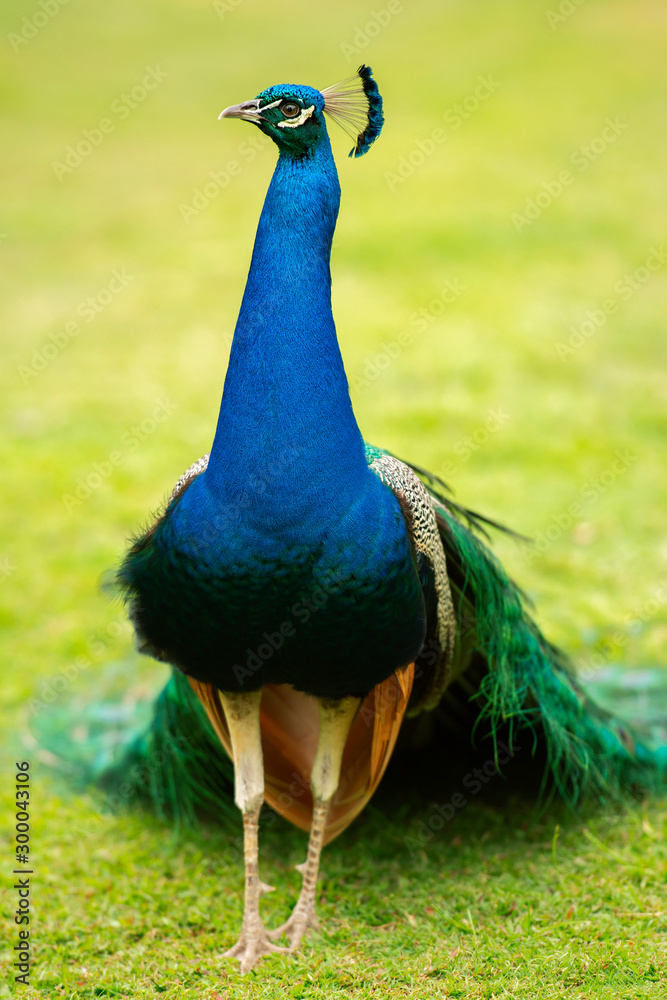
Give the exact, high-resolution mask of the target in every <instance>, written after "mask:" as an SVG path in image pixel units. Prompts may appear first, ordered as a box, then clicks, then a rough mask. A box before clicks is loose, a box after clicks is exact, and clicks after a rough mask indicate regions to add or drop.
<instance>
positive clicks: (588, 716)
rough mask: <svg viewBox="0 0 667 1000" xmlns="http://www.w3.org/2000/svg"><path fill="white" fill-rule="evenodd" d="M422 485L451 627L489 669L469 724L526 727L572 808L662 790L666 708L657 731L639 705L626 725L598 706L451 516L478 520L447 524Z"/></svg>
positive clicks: (663, 685)
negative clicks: (436, 537) (437, 537)
mask: <svg viewBox="0 0 667 1000" xmlns="http://www.w3.org/2000/svg"><path fill="white" fill-rule="evenodd" d="M419 471H420V470H419ZM425 478H426V479H427V482H426V485H427V488H428V489H429V492H430V493H431V495H432V496H433V498H434V501H435V503H436V507H437V511H438V514H439V515H440V516H439V524H440V533H441V538H442V541H443V544H444V546H445V551H446V553H447V559H448V565H449V568H450V573H451V574H452V576H453V584H454V586H453V590H454V593H455V595H456V596H455V602H456V600H457V598H458V614H459V621H460V622H462V623H467V626H468V628H469V631H471V632H472V633H473V634H472V636H471V635H470V634H468V635H467V636H466V637H465V642H466V645H467V647H468V648H470V647H471V646H474V648H475V649H476V650H478V651H479V652H480V653H481V654H482V656H483V657H484V658H485V659H486V661H487V663H488V667H489V669H488V672H487V673H486V674H485V676H484V677H483V679H482V681H481V684H480V687H479V691H478V694H477V695H476V698H477V701H478V703H479V716H478V720H477V724H476V725H477V726H478V725H481V724H483V723H486V725H487V726H488V728H489V729H490V731H491V735H492V736H493V738H494V741H495V740H496V739H497V735H498V733H499V731H500V729H501V727H506V726H509V729H510V734H511V735H513V734H517V733H518V732H519V731H522V730H523V731H526V730H528V731H529V732H530V733H531V734H532V737H533V744H534V746H536V745H537V743H538V742H539V741H544V742H545V743H546V750H547V756H548V762H549V769H550V772H551V775H552V776H553V781H554V784H555V788H556V790H557V791H558V792H559V794H560V795H561V796H562V798H563V799H564V800H565V801H566V802H567V803H568V804H570V805H571V806H573V807H574V806H576V805H578V804H579V803H580V802H581V801H582V800H583V799H584V798H586V797H588V796H595V797H597V798H598V799H600V800H602V801H605V800H606V799H607V798H610V797H614V798H616V797H621V796H623V795H624V794H627V793H628V791H632V790H636V789H639V788H642V789H648V790H657V789H659V788H660V786H661V785H662V786H664V782H665V779H666V777H667V736H666V735H665V731H664V728H665V727H664V722H665V720H667V711H665V713H664V715H663V717H662V718H663V725H662V726H660V725H658V723H657V720H654V721H653V725H652V727H651V729H650V730H649V728H648V727H647V726H646V725H642V722H643V721H644V720H643V719H642V713H641V711H640V710H639V711H637V709H640V706H638V705H636V706H635V709H636V710H635V713H634V714H635V718H634V720H633V722H634V725H633V724H632V723H630V722H628V721H626V719H625V718H623V716H622V715H621V713H620V712H618V711H617V710H616V709H614V712H613V714H612V712H611V711H608V710H607V709H605V708H603V707H601V706H600V705H598V704H596V703H595V702H594V701H593V700H592V698H591V697H590V696H589V694H588V693H587V690H586V687H585V686H584V685H582V684H581V683H579V682H578V681H577V680H576V678H575V671H574V668H573V666H572V664H571V663H570V662H569V661H568V659H567V657H566V656H565V655H564V654H563V653H562V652H561V651H560V650H558V649H556V648H555V647H554V646H552V645H551V644H550V643H548V642H547V640H546V639H545V638H544V636H543V635H542V633H541V632H540V630H539V629H538V627H537V625H536V624H535V622H534V621H533V620H532V619H531V617H530V616H529V614H528V613H527V611H526V609H525V606H524V600H523V599H522V595H521V592H520V590H519V589H518V588H517V587H516V586H515V585H514V584H513V583H512V581H511V580H510V579H509V578H508V576H507V574H506V573H505V571H504V569H503V568H502V566H501V565H500V563H499V562H498V560H497V559H496V557H495V556H494V555H493V553H492V552H490V551H489V549H488V548H487V546H486V545H485V544H484V543H483V542H482V541H481V540H480V539H479V538H478V537H477V536H476V535H475V534H474V533H473V531H471V530H470V528H468V527H466V526H465V525H464V524H463V523H462V520H460V519H459V518H460V517H465V518H466V520H468V521H469V523H472V524H473V525H475V523H476V515H474V514H471V513H470V512H466V511H463V510H459V511H457V512H458V513H459V517H455V516H454V515H453V514H452V513H450V511H449V510H448V500H447V499H446V498H445V497H443V496H442V495H440V492H439V491H437V490H436V489H435V488H434V484H433V481H432V480H429V479H428V477H425ZM481 530H482V531H483V530H484V526H483V525H482V526H481ZM652 679H653V686H654V690H655V691H656V692H657V691H660V692H661V695H662V701H663V704H664V703H665V702H667V672H666V671H654V672H652ZM588 688H589V689H590V690H593V686H592V685H588ZM609 701H610V699H609V698H607V699H606V703H607V705H609ZM630 714H631V713H630Z"/></svg>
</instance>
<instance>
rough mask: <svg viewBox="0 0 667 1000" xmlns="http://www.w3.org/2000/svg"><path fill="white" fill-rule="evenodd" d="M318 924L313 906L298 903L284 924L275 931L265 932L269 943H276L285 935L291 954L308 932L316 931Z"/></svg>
mask: <svg viewBox="0 0 667 1000" xmlns="http://www.w3.org/2000/svg"><path fill="white" fill-rule="evenodd" d="M318 923H319V921H318V919H317V917H316V916H315V904H314V903H306V904H301V903H300V902H299V903H297V904H296V906H295V907H294V909H293V910H292V915H291V916H290V917H289V918H288V919H287V920H286V921H285V923H284V924H281V925H280V927H276V928H275V930H272V931H267V935H268V937H269V938H270V939H271V941H277V940H278V939H279V938H281V937H282V936H283V934H285V935H286V936H287V938H288V940H289V943H290V946H289V951H290V952H293V951H296V949H297V948H298V947H299V945H300V944H301V941H302V939H303V938H304V937H305V935H306V934H307V933H308V931H309V930H311V929H312V930H317V927H318Z"/></svg>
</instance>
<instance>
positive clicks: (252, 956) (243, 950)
mask: <svg viewBox="0 0 667 1000" xmlns="http://www.w3.org/2000/svg"><path fill="white" fill-rule="evenodd" d="M261 697H262V692H261V691H253V692H250V693H248V694H223V693H222V692H220V700H221V702H222V706H223V708H224V710H225V716H226V718H227V725H228V726H229V736H230V739H231V743H232V751H233V754H234V799H235V802H236V804H237V806H238V807H239V809H240V810H241V812H242V813H243V855H244V860H245V904H244V909H243V926H242V928H241V936H240V937H239V940H238V941H237V943H236V944H235V945H234V947H233V948H230V949H229V951H227V952H225V958H238V960H239V962H240V963H241V972H249V971H250V969H252V968H253V966H254V965H255V964H256V962H257V961H258V959H260V958H261V957H262V955H270V954H272V953H273V952H281V953H285V952H286V951H287V948H279V947H278V946H277V945H275V944H273V943H272V942H271V941H270V940H269V937H268V934H267V932H266V928H265V927H264V924H263V923H262V918H261V917H260V915H259V900H260V898H261V896H263V895H264V894H265V893H267V892H271V890H272V888H273V886H270V885H265V884H264V883H263V882H261V881H260V878H259V872H258V842H257V831H258V825H259V811H260V809H261V808H262V802H263V801H264V762H263V760H262V742H261V737H260V729H259V703H260V701H261Z"/></svg>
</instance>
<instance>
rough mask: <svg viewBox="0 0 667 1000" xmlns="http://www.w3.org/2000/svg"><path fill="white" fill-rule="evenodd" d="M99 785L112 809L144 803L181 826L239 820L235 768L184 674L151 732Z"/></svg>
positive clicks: (176, 674) (174, 679)
mask: <svg viewBox="0 0 667 1000" xmlns="http://www.w3.org/2000/svg"><path fill="white" fill-rule="evenodd" d="M99 783H100V784H101V785H102V787H103V788H104V789H105V790H106V792H107V802H108V804H109V805H110V806H111V807H112V808H118V807H121V806H122V805H124V804H129V803H130V802H132V801H133V800H137V799H138V800H139V801H142V802H143V803H144V804H146V805H148V806H149V807H151V808H152V809H153V810H154V811H155V812H156V813H157V815H158V816H161V817H162V818H164V819H167V818H170V819H173V820H174V821H175V822H176V824H177V825H180V824H183V825H185V826H195V825H196V823H197V817H198V816H201V815H209V816H211V817H213V818H216V819H220V817H221V816H224V815H229V816H235V814H236V811H235V807H234V768H233V765H232V762H231V761H230V759H229V757H228V756H227V754H226V753H225V751H224V749H223V747H222V744H221V743H220V740H219V739H218V737H217V735H216V733H215V732H214V730H213V727H212V726H211V724H210V722H209V721H208V718H207V716H206V712H205V711H204V709H203V707H202V704H201V702H200V701H199V699H198V698H197V696H196V694H195V693H194V691H193V690H192V688H191V686H190V682H189V681H188V679H187V677H186V676H185V675H184V674H182V673H181V672H180V671H178V670H172V675H171V677H170V679H169V681H168V682H167V684H166V686H165V687H164V688H163V690H162V691H161V693H160V694H159V696H158V698H157V699H156V701H155V707H154V715H153V719H152V722H151V724H150V726H149V727H148V728H147V729H145V730H144V731H143V732H142V733H141V734H139V735H137V736H135V737H134V739H133V740H132V741H131V742H130V743H129V745H128V746H127V749H126V750H125V753H124V755H123V757H122V759H121V760H120V761H119V762H118V763H117V764H114V765H112V766H110V767H108V768H106V770H105V771H104V773H103V774H102V775H101V776H100V779H99Z"/></svg>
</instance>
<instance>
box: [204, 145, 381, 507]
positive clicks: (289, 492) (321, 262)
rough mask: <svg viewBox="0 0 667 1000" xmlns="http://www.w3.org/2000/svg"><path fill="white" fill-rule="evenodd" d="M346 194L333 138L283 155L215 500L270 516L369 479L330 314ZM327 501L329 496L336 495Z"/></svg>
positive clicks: (230, 400)
mask: <svg viewBox="0 0 667 1000" xmlns="http://www.w3.org/2000/svg"><path fill="white" fill-rule="evenodd" d="M339 203H340V187H339V184H338V175H337V173H336V166H335V164H334V160H333V156H332V153H331V147H330V145H329V140H328V137H327V136H326V135H324V137H323V139H322V141H321V142H320V143H319V144H318V146H317V148H316V150H315V151H314V152H313V153H312V154H311V155H309V156H307V157H303V158H301V159H296V158H294V157H292V156H289V155H285V154H282V153H281V155H280V157H279V159H278V163H277V166H276V169H275V172H274V174H273V178H272V180H271V184H270V187H269V190H268V193H267V196H266V201H265V202H264V208H263V210H262V215H261V218H260V221H259V226H258V229H257V237H256V239H255V247H254V250H253V255H252V262H251V265H250V273H249V275H248V281H247V284H246V289H245V294H244V296H243V302H242V304H241V311H240V313H239V318H238V321H237V324H236V330H235V332H234V340H233V343H232V350H231V355H230V359H229V368H228V370H227V377H226V379H225V387H224V392H223V396H222V404H221V407H220V416H219V419H218V426H217V430H216V435H215V440H214V442H213V447H212V449H211V457H210V460H209V466H208V470H207V482H208V485H209V488H210V489H211V490H212V491H214V492H215V493H218V494H219V495H221V496H223V497H225V496H226V497H230V496H234V497H235V499H237V500H241V499H243V500H244V502H245V503H246V504H249V506H250V507H251V508H252V506H253V503H254V504H256V506H257V509H258V510H259V509H260V508H263V509H264V512H265V513H266V501H267V500H269V497H270V496H272V495H273V496H274V497H275V496H276V494H278V501H279V503H282V504H286V505H287V506H289V504H290V501H289V499H288V497H291V498H292V499H293V500H295V501H298V494H301V499H302V500H305V499H306V497H305V493H309V494H312V493H314V492H317V491H320V490H322V489H323V488H325V484H326V482H327V481H328V482H329V483H331V482H332V481H333V483H334V484H336V483H337V484H338V487H339V488H340V487H341V486H343V485H344V483H343V482H341V477H342V478H343V479H345V478H347V477H348V476H352V477H353V478H355V477H356V478H358V477H359V475H360V474H362V470H364V471H365V470H366V468H367V467H366V462H365V458H364V451H363V441H362V438H361V434H360V432H359V428H358V427H357V423H356V420H355V418H354V414H353V412H352V405H351V402H350V397H349V392H348V386H347V379H346V377H345V371H344V368H343V361H342V358H341V354H340V350H339V347H338V342H337V339H336V328H335V326H334V321H333V315H332V312H331V272H330V266H329V262H330V255H331V242H332V239H333V233H334V229H335V225H336V218H337V215H338V207H339ZM327 492H329V490H328V488H327Z"/></svg>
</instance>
